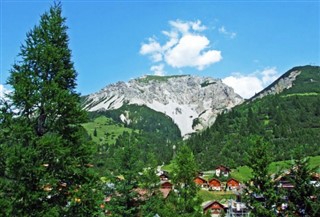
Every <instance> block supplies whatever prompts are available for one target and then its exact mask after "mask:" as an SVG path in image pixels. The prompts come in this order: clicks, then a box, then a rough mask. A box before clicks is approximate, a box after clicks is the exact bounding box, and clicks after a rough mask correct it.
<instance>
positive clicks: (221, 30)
mask: <svg viewBox="0 0 320 217" xmlns="http://www.w3.org/2000/svg"><path fill="white" fill-rule="evenodd" d="M218 31H219V32H220V33H221V34H224V35H225V36H228V37H230V38H231V39H234V38H235V37H236V36H237V33H235V32H231V31H228V30H227V29H226V27H224V26H221V27H220V28H219V29H218Z"/></svg>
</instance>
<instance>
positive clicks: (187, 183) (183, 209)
mask: <svg viewBox="0 0 320 217" xmlns="http://www.w3.org/2000/svg"><path fill="white" fill-rule="evenodd" d="M173 168H174V173H173V181H174V183H175V186H176V187H175V188H176V189H177V190H178V197H177V204H176V209H177V213H178V214H179V216H201V215H202V210H201V206H200V205H201V202H202V201H201V199H200V198H199V196H198V194H197V193H198V190H199V189H198V187H197V186H196V184H195V183H194V181H193V179H194V178H195V177H196V175H197V172H198V168H197V165H196V161H195V158H194V155H193V153H192V151H191V150H190V148H189V147H188V146H186V145H184V146H182V147H181V149H180V150H179V151H178V153H177V155H176V157H175V158H174V159H173Z"/></svg>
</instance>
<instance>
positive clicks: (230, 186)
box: [226, 178, 240, 190]
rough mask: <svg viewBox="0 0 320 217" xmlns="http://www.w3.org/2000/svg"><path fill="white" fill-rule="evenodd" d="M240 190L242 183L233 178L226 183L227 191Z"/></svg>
mask: <svg viewBox="0 0 320 217" xmlns="http://www.w3.org/2000/svg"><path fill="white" fill-rule="evenodd" d="M239 188H240V182H239V181H238V180H236V179H234V178H231V179H229V180H228V181H227V183H226V189H227V190H236V189H239Z"/></svg>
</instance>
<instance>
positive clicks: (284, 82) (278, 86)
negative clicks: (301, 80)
mask: <svg viewBox="0 0 320 217" xmlns="http://www.w3.org/2000/svg"><path fill="white" fill-rule="evenodd" d="M300 73H301V71H298V70H297V71H293V72H291V73H290V74H289V76H287V77H284V78H280V79H279V80H277V81H276V82H275V84H274V85H272V86H271V88H266V89H265V90H263V91H262V92H260V93H258V94H257V95H256V96H254V97H252V98H251V100H255V99H261V98H263V97H265V96H267V95H275V94H279V93H281V92H282V91H284V90H285V89H289V88H291V87H292V84H293V82H294V81H295V80H296V77H297V76H298V75H299V74H300Z"/></svg>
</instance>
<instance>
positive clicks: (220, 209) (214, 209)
mask: <svg viewBox="0 0 320 217" xmlns="http://www.w3.org/2000/svg"><path fill="white" fill-rule="evenodd" d="M202 209H203V213H204V214H207V213H208V212H209V213H210V214H211V216H220V215H221V214H222V213H226V209H227V207H226V206H224V205H223V204H221V203H219V202H218V201H211V202H209V203H207V204H206V205H204V206H203V207H202Z"/></svg>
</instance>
